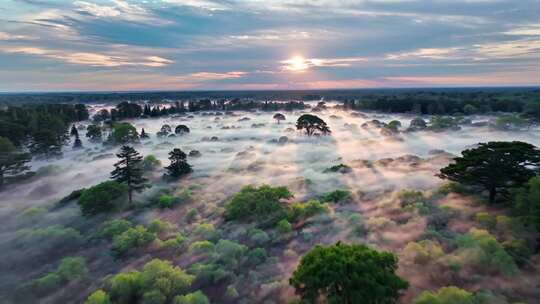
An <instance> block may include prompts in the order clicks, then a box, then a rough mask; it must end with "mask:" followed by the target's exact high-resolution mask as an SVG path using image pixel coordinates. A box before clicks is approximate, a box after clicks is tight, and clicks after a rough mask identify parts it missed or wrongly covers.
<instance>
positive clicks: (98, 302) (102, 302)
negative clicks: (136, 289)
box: [84, 289, 111, 304]
mask: <svg viewBox="0 0 540 304" xmlns="http://www.w3.org/2000/svg"><path fill="white" fill-rule="evenodd" d="M84 304H111V299H110V298H109V295H108V294H107V293H106V292H104V291H103V290H101V289H99V290H96V291H94V292H93V293H92V294H90V296H88V298H87V299H86V301H85V302H84Z"/></svg>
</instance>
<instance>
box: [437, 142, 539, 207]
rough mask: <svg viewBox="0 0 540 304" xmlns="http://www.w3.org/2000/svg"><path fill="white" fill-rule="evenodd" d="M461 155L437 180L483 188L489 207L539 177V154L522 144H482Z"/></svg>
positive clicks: (533, 147) (537, 151)
mask: <svg viewBox="0 0 540 304" xmlns="http://www.w3.org/2000/svg"><path fill="white" fill-rule="evenodd" d="M461 154H462V157H457V158H454V163H452V164H450V165H448V166H447V167H445V168H442V169H441V171H440V174H439V175H438V176H439V177H441V178H444V179H448V180H451V181H455V182H458V183H461V184H465V185H471V186H479V187H482V188H484V189H485V190H487V191H488V192H489V202H490V203H494V202H495V198H496V196H497V194H498V193H501V192H502V193H505V192H507V190H508V188H510V187H515V186H521V185H522V184H524V183H526V182H527V181H528V180H529V179H530V178H531V177H533V176H535V175H536V170H538V169H537V168H538V166H539V165H540V151H539V150H538V149H537V148H536V147H535V146H534V145H531V144H528V143H524V142H519V141H513V142H488V143H480V144H479V145H478V147H477V148H474V149H468V150H465V151H463V152H461Z"/></svg>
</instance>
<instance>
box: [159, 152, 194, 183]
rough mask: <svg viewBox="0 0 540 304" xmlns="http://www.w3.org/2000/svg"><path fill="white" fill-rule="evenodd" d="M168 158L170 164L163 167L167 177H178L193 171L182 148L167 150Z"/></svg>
mask: <svg viewBox="0 0 540 304" xmlns="http://www.w3.org/2000/svg"><path fill="white" fill-rule="evenodd" d="M169 160H170V161H171V164H170V165H168V166H167V167H165V170H167V177H169V178H175V179H176V178H180V177H182V176H184V175H186V174H189V173H191V172H192V171H193V169H192V168H191V165H190V164H188V162H187V155H186V153H184V152H183V151H182V150H180V149H178V148H175V149H173V150H172V151H171V152H169Z"/></svg>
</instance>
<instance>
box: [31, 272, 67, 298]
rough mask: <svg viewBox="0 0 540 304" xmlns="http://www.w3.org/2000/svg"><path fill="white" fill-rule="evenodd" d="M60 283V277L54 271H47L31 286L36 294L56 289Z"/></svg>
mask: <svg viewBox="0 0 540 304" xmlns="http://www.w3.org/2000/svg"><path fill="white" fill-rule="evenodd" d="M61 284H62V278H61V277H60V276H59V275H58V274H57V273H55V272H52V273H49V274H47V275H45V276H43V277H41V278H39V279H37V280H35V281H34V282H33V288H34V289H35V291H36V292H37V293H38V294H46V293H49V292H52V291H53V290H56V289H58V288H59V287H60V285H61Z"/></svg>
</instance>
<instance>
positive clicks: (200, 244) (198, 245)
mask: <svg viewBox="0 0 540 304" xmlns="http://www.w3.org/2000/svg"><path fill="white" fill-rule="evenodd" d="M189 252H190V253H191V254H210V253H214V244H213V243H211V242H209V241H206V240H204V241H197V242H193V243H192V244H191V245H189Z"/></svg>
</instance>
